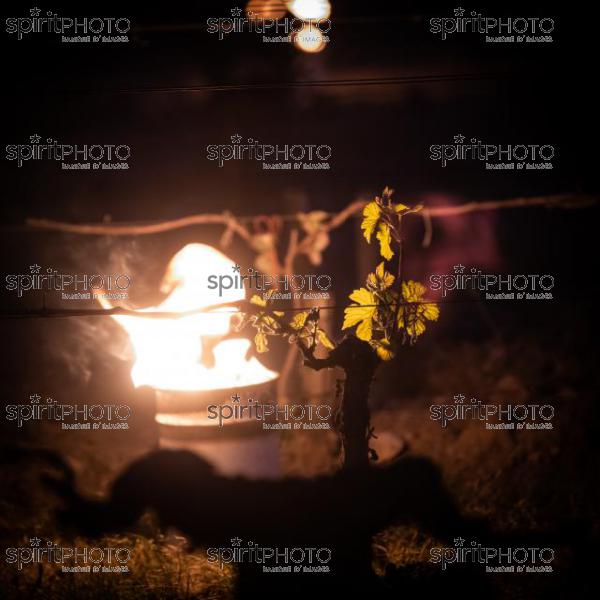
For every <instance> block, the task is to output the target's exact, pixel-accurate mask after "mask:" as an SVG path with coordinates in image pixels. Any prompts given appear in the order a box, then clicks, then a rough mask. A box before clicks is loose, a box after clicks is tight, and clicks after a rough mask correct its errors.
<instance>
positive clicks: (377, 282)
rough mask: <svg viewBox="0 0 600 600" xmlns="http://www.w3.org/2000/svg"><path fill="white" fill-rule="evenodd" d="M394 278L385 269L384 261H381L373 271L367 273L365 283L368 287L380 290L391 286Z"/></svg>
mask: <svg viewBox="0 0 600 600" xmlns="http://www.w3.org/2000/svg"><path fill="white" fill-rule="evenodd" d="M395 279H396V278H395V277H394V276H393V275H392V274H391V273H388V272H387V271H386V270H385V263H384V262H383V261H381V262H380V263H379V264H378V265H377V268H376V269H375V273H369V274H368V275H367V284H368V286H369V287H370V288H372V289H375V290H380V291H385V290H387V289H388V288H390V287H391V286H392V284H393V283H394V280H395Z"/></svg>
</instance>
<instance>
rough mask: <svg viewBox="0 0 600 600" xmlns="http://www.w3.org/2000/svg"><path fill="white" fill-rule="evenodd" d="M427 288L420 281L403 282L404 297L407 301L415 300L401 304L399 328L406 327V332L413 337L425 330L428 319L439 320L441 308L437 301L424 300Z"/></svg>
mask: <svg viewBox="0 0 600 600" xmlns="http://www.w3.org/2000/svg"><path fill="white" fill-rule="evenodd" d="M426 291H427V288H426V287H425V286H424V285H423V284H422V283H419V282H418V281H405V282H403V283H402V298H403V299H404V301H405V302H414V303H415V304H412V305H411V304H408V305H405V306H401V307H400V310H399V311H398V328H402V327H404V328H405V329H406V333H408V335H410V336H411V337H413V338H416V337H419V336H420V335H421V334H423V333H424V332H425V329H426V327H425V322H426V321H437V319H438V317H439V316H440V308H439V306H438V305H437V304H436V303H435V302H426V303H423V304H417V303H419V302H423V295H424V294H425V292H426Z"/></svg>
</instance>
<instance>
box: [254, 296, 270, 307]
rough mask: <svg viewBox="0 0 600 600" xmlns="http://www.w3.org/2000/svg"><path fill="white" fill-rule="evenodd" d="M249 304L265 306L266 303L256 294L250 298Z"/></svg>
mask: <svg viewBox="0 0 600 600" xmlns="http://www.w3.org/2000/svg"><path fill="white" fill-rule="evenodd" d="M250 304H255V305H256V306H266V305H267V303H266V301H265V300H263V299H262V298H261V297H260V296H259V295H258V294H254V296H252V298H250Z"/></svg>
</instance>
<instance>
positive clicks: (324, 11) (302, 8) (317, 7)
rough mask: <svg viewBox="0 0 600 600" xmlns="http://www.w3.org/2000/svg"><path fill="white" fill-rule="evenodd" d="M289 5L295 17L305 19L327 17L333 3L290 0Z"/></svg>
mask: <svg viewBox="0 0 600 600" xmlns="http://www.w3.org/2000/svg"><path fill="white" fill-rule="evenodd" d="M287 5H288V8H289V10H290V12H291V13H292V14H293V15H294V16H295V17H298V18H299V19H303V20H304V21H307V20H308V19H315V20H318V19H327V18H328V17H329V15H330V14H331V4H330V3H329V1H328V0H289V2H288V3H287ZM313 52H315V51H314V50H313ZM316 52H318V50H316Z"/></svg>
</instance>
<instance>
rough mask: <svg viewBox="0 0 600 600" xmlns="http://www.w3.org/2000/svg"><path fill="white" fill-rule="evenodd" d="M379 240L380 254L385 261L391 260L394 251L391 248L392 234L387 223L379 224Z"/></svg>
mask: <svg viewBox="0 0 600 600" xmlns="http://www.w3.org/2000/svg"><path fill="white" fill-rule="evenodd" d="M377 239H378V240H379V253H380V254H381V256H383V258H385V260H390V258H392V256H394V251H393V250H392V246H391V242H392V234H391V232H390V228H389V225H387V223H379V228H378V230H377Z"/></svg>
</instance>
